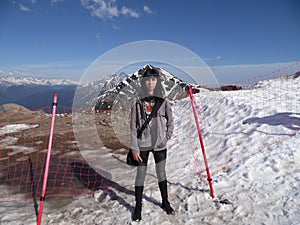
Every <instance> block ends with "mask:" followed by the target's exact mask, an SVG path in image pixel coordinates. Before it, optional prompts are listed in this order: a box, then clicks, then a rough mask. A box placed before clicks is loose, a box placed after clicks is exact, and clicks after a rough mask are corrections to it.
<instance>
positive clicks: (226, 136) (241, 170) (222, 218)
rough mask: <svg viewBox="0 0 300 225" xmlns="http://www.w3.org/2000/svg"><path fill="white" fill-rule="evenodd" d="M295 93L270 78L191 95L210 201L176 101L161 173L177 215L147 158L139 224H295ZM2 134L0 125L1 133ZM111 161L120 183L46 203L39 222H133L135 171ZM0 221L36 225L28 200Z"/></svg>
mask: <svg viewBox="0 0 300 225" xmlns="http://www.w3.org/2000/svg"><path fill="white" fill-rule="evenodd" d="M299 90H300V79H299V78H297V79H281V80H280V79H276V80H273V81H265V82H262V83H260V85H259V87H253V88H252V89H251V90H239V91H232V92H209V91H206V90H201V92H200V93H199V94H196V95H195V99H196V104H197V112H198V116H199V118H200V121H201V129H202V135H203V138H204V145H205V148H206V152H207V157H208V163H209V166H210V172H211V174H212V178H213V187H214V190H215V194H216V198H215V199H212V198H211V196H210V194H209V187H208V184H207V181H206V173H205V168H204V165H203V159H202V154H201V150H200V144H199V140H198V136H197V133H196V132H195V125H194V117H193V114H192V111H191V107H190V102H189V99H182V100H180V101H177V102H175V103H174V105H173V112H174V117H175V131H174V136H173V138H172V139H171V140H170V141H169V143H168V160H167V176H168V181H169V186H168V188H169V200H170V202H171V205H172V206H173V208H174V209H175V211H176V214H175V216H169V215H166V214H165V213H164V211H163V210H162V209H161V208H160V206H159V204H160V193H159V190H158V186H157V183H156V177H155V169H154V164H153V158H152V156H150V159H149V168H148V174H147V180H146V185H145V191H144V199H143V211H142V217H143V220H142V222H141V223H140V224H149V225H150V224H163V225H167V224H189V225H194V224H212V225H219V224H232V225H236V224H270V225H273V224H278V225H296V224H300V189H299V187H300V163H299V162H300V151H299V145H300V132H299V130H300V125H299V120H300V119H299V118H300V114H299V112H300V93H299ZM187 112H188V113H187ZM274 121H275V122H274ZM20 127H23V128H24V127H25V126H24V125H22V126H20ZM23 128H22V129H23ZM10 129H11V130H13V129H14V128H13V127H10ZM20 129H21V128H20ZM6 131H7V128H0V132H2V133H1V135H4V134H6ZM7 141H10V142H11V143H12V144H13V143H14V142H15V140H13V139H7ZM0 144H1V143H0ZM111 156H115V155H114V154H113V153H108V155H107V156H106V157H105V160H106V161H107V163H106V165H109V166H110V167H112V170H111V173H112V174H113V175H114V173H118V176H117V177H118V179H119V180H117V181H115V182H117V183H119V184H127V186H122V187H123V188H121V189H111V190H108V191H101V190H99V191H97V192H95V193H94V195H93V196H81V197H74V198H72V201H70V203H69V204H66V205H64V206H61V207H60V208H58V207H50V205H52V204H51V203H53V202H55V200H51V199H49V200H46V202H45V208H44V213H43V223H42V224H60V225H62V224H68V225H69V224H83V225H90V224H101V225H102V224H138V223H135V222H131V213H132V211H133V207H134V194H133V190H134V181H133V180H131V179H133V177H134V174H135V169H134V168H130V167H128V166H127V165H120V164H114V163H115V161H114V160H116V159H115V157H111ZM92 157H93V158H94V160H95V161H97V160H99V158H97V155H96V154H95V155H93V156H92ZM98 157H99V156H98ZM124 157H125V156H124ZM123 160H124V159H123ZM114 165H117V166H114ZM51 201H52V202H51ZM222 201H224V202H227V204H223V203H222ZM0 223H1V224H36V217H35V215H34V208H33V206H32V202H30V203H28V204H26V203H25V202H18V203H6V205H3V204H1V207H0Z"/></svg>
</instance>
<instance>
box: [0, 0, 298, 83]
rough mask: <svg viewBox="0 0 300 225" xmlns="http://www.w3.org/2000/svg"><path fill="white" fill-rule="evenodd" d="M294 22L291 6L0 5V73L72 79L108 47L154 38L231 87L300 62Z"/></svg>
mask: <svg viewBox="0 0 300 225" xmlns="http://www.w3.org/2000/svg"><path fill="white" fill-rule="evenodd" d="M299 21H300V2H299V1H297V0H188V1H183V0H172V1H166V0H165V1H158V0H157V1H154V0H153V1H150V0H131V1H125V0H81V1H80V0H19V1H18V0H11V1H9V0H4V1H1V3H0V71H2V72H5V73H7V72H9V71H23V72H28V73H32V74H36V75H46V76H49V77H64V78H68V79H73V80H78V79H80V77H81V76H82V74H83V72H84V71H85V70H86V69H87V68H88V66H89V65H90V64H91V63H92V62H93V61H94V60H96V59H97V58H98V57H100V56H101V55H103V54H105V53H106V52H108V51H110V50H111V49H113V48H116V47H118V46H120V45H124V44H127V43H131V42H135V41H142V40H161V41H167V42H172V43H175V44H178V45H180V46H183V47H185V48H187V49H189V50H191V51H192V52H194V53H195V54H197V55H198V56H199V57H201V58H202V59H203V60H204V61H205V62H206V63H207V64H208V65H209V66H211V67H212V69H213V71H214V72H215V74H216V76H217V77H218V79H219V80H220V82H223V83H224V82H225V83H226V82H232V81H235V80H241V79H244V78H246V77H249V76H250V77H251V76H256V75H260V74H262V73H265V72H268V71H272V70H273V69H278V68H280V67H283V66H285V65H289V64H291V63H293V62H295V61H299V60H300V41H299V40H300V39H299V38H300V24H299ZM128 57H130V52H128Z"/></svg>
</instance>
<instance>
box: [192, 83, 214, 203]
mask: <svg viewBox="0 0 300 225" xmlns="http://www.w3.org/2000/svg"><path fill="white" fill-rule="evenodd" d="M195 91H196V89H193V88H189V95H190V99H191V103H192V108H193V112H194V117H195V121H196V126H197V131H198V135H199V140H200V145H201V149H202V155H203V159H204V163H205V169H206V174H207V181H208V184H209V189H210V195H211V197H212V198H214V197H215V194H214V189H213V186H212V178H211V176H210V172H209V168H208V162H207V158H206V152H205V148H204V143H203V138H202V133H201V129H200V124H199V120H198V114H197V111H196V105H195V99H194V95H193V94H194V92H195Z"/></svg>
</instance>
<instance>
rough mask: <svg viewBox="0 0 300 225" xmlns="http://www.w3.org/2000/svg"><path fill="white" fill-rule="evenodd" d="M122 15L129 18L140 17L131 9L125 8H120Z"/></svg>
mask: <svg viewBox="0 0 300 225" xmlns="http://www.w3.org/2000/svg"><path fill="white" fill-rule="evenodd" d="M120 12H121V14H123V15H129V16H130V17H134V18H139V17H140V15H139V13H137V12H136V11H134V10H133V9H130V8H127V7H125V6H123V7H122V10H121V11H120Z"/></svg>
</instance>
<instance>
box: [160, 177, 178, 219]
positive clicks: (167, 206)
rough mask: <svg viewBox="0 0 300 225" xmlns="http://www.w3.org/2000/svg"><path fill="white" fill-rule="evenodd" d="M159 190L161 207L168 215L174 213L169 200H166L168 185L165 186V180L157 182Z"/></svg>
mask: <svg viewBox="0 0 300 225" xmlns="http://www.w3.org/2000/svg"><path fill="white" fill-rule="evenodd" d="M158 186H159V190H160V193H161V198H162V208H163V210H165V211H166V213H167V214H168V215H174V214H175V211H174V209H173V208H172V207H171V205H170V203H169V201H168V186H167V181H166V180H164V181H161V182H159V183H158Z"/></svg>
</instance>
